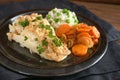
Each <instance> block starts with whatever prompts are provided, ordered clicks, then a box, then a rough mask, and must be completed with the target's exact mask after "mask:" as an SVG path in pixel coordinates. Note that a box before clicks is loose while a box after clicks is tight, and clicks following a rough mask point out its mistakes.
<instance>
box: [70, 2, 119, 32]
mask: <svg viewBox="0 0 120 80" xmlns="http://www.w3.org/2000/svg"><path fill="white" fill-rule="evenodd" d="M71 1H72V2H74V3H76V4H78V5H84V6H86V7H87V8H88V9H89V10H90V11H91V12H93V13H94V14H95V15H97V16H98V17H100V18H102V19H103V20H105V21H107V22H109V23H111V24H112V25H113V26H114V27H115V28H116V29H117V30H119V31H120V5H115V4H105V3H92V2H81V1H79V0H71Z"/></svg>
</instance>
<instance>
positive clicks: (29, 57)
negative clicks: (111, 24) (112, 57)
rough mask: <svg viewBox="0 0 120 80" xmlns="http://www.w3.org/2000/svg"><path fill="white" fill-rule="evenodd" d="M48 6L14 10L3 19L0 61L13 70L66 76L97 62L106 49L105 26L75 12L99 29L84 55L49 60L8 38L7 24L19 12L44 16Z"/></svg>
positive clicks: (26, 73)
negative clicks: (55, 60)
mask: <svg viewBox="0 0 120 80" xmlns="http://www.w3.org/2000/svg"><path fill="white" fill-rule="evenodd" d="M48 11H49V10H48V9H38V10H29V11H23V12H19V13H16V14H14V15H11V16H9V17H7V18H6V19H4V20H3V21H2V23H1V24H0V63H1V64H2V65H3V66H4V67H6V68H8V69H10V70H12V71H15V72H18V73H21V74H25V75H31V76H44V77H50V76H51V77H52V76H66V75H72V74H75V73H77V72H80V71H83V70H85V69H87V68H89V67H91V66H93V65H94V64H95V63H97V62H98V61H99V60H100V59H101V58H102V57H103V55H104V54H105V52H106V50H107V46H108V45H107V38H106V35H105V32H104V30H103V29H102V28H101V27H100V26H99V25H98V24H96V23H95V22H94V21H92V20H90V19H88V18H86V17H84V16H83V15H81V14H77V17H78V20H79V21H80V22H84V23H87V24H89V25H94V26H96V28H97V29H98V30H99V32H100V34H101V37H100V39H99V44H98V45H97V46H94V48H93V49H89V51H88V54H89V55H87V56H85V57H76V56H73V55H72V54H71V55H69V56H68V57H67V58H66V59H65V60H63V61H62V62H59V63H58V62H54V61H48V60H45V59H42V58H40V57H39V56H37V55H35V54H31V53H30V52H29V50H28V49H27V48H22V47H20V46H19V44H18V43H16V42H14V41H12V42H10V41H9V40H8V38H7V35H6V33H7V32H8V31H9V29H8V25H9V24H11V23H12V22H13V21H14V20H15V19H16V18H18V17H19V16H21V15H26V14H31V13H33V12H37V13H40V14H42V15H43V16H45V15H46V14H47V13H48Z"/></svg>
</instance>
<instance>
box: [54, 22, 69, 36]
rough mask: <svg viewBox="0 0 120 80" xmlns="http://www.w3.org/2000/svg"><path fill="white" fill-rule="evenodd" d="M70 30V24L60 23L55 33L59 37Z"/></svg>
mask: <svg viewBox="0 0 120 80" xmlns="http://www.w3.org/2000/svg"><path fill="white" fill-rule="evenodd" d="M69 30H70V26H69V25H68V24H62V25H60V26H59V27H58V28H57V29H56V35H57V36H58V37H61V36H62V34H65V33H67V32H68V31H69Z"/></svg>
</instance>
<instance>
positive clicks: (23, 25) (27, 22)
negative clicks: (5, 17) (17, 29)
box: [19, 19, 29, 27]
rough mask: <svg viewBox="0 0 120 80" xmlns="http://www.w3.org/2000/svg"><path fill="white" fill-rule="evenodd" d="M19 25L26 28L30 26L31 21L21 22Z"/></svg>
mask: <svg viewBox="0 0 120 80" xmlns="http://www.w3.org/2000/svg"><path fill="white" fill-rule="evenodd" d="M19 24H20V25H21V26H22V27H26V26H28V25H29V21H28V19H25V20H24V21H19Z"/></svg>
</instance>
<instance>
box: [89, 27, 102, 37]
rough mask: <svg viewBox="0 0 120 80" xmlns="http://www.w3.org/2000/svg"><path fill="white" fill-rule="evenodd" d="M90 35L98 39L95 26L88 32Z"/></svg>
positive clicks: (98, 34)
mask: <svg viewBox="0 0 120 80" xmlns="http://www.w3.org/2000/svg"><path fill="white" fill-rule="evenodd" d="M90 35H91V36H93V37H94V38H99V37H100V33H99V31H98V30H97V28H96V27H95V26H93V27H92V29H91V31H90Z"/></svg>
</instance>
